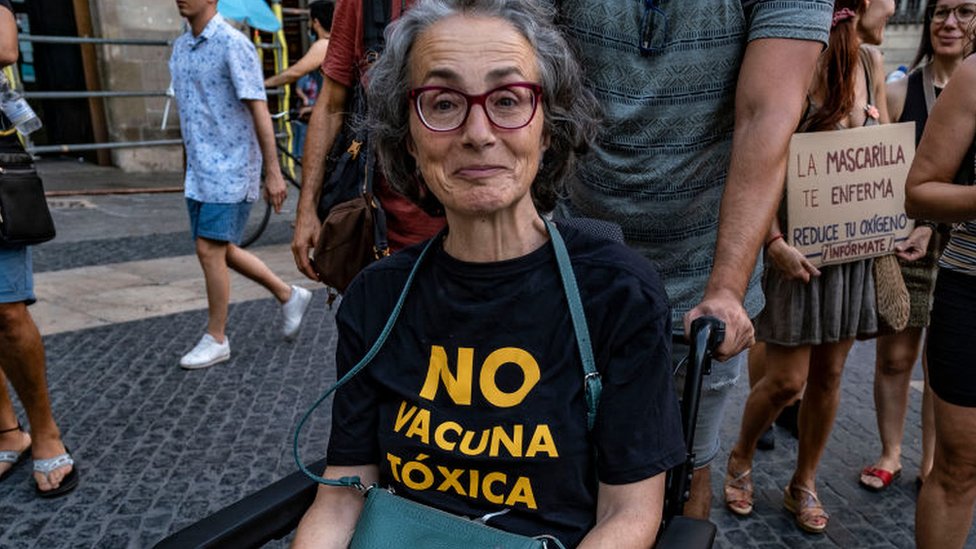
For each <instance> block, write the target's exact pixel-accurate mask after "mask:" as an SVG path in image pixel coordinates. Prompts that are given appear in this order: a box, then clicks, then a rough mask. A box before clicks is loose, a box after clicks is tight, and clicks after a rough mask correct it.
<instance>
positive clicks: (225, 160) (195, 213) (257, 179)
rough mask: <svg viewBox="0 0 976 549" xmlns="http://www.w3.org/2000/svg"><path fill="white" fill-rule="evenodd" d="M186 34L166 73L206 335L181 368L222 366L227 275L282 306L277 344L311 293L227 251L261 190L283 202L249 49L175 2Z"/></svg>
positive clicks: (227, 29)
mask: <svg viewBox="0 0 976 549" xmlns="http://www.w3.org/2000/svg"><path fill="white" fill-rule="evenodd" d="M176 5H177V8H179V11H180V15H182V16H183V17H185V18H186V19H187V22H188V23H189V24H190V30H189V31H188V32H186V33H185V34H183V35H182V36H180V37H179V38H177V40H176V42H175V43H174V44H173V54H172V56H171V57H170V60H169V69H170V73H171V75H172V78H173V90H174V91H175V93H176V100H177V103H178V105H179V112H180V130H181V132H182V134H183V142H184V144H185V147H186V185H185V186H186V191H185V192H186V203H187V209H188V210H189V214H190V229H191V233H192V236H193V238H194V240H195V242H196V252H197V257H198V258H199V260H200V265H201V267H202V268H203V274H204V278H205V279H206V286H207V301H208V304H209V316H208V322H207V331H206V333H204V335H203V337H202V338H201V339H200V341H199V343H197V345H196V347H194V348H193V350H191V351H190V352H189V353H187V354H186V355H184V356H183V358H182V359H180V366H181V367H183V368H185V369H199V368H206V367H208V366H212V365H214V364H217V363H218V362H223V361H225V360H227V359H229V358H230V342H229V340H228V338H227V335H226V334H225V329H226V325H227V308H228V304H229V302H230V273H229V270H228V267H229V268H231V269H234V270H235V271H237V272H238V273H240V274H242V275H244V276H246V277H247V278H250V279H251V280H253V281H255V282H257V283H259V284H261V285H262V286H264V287H265V288H267V289H268V290H269V291H270V292H271V293H272V294H274V296H275V298H277V299H278V301H279V302H281V303H282V312H283V316H284V321H283V327H282V335H283V336H284V337H285V339H291V338H293V337H294V336H295V334H296V333H297V332H298V328H299V326H300V325H301V320H302V317H303V316H304V314H305V311H306V309H307V308H308V304H309V301H310V300H311V292H309V291H308V290H305V289H304V288H300V287H298V286H289V285H288V284H286V283H285V282H284V281H283V280H281V278H279V277H278V276H277V275H275V274H274V273H273V272H272V271H271V269H269V268H268V266H267V265H265V264H264V262H262V261H261V260H260V259H259V258H258V257H256V256H255V255H253V254H251V253H250V252H247V251H245V250H243V249H241V248H240V247H239V246H238V245H237V244H238V243H239V242H240V240H241V236H242V234H243V232H244V225H245V224H246V222H247V217H248V214H249V212H250V209H251V205H252V204H253V203H254V201H255V200H256V199H257V198H258V191H259V190H260V187H261V164H262V161H263V162H264V168H265V169H264V172H265V181H264V183H265V194H266V196H265V198H266V199H267V200H269V201H270V202H271V204H272V205H273V206H274V208H275V211H276V212H278V211H280V210H281V205H282V203H283V202H284V200H285V196H286V194H287V187H286V186H285V182H284V179H282V176H281V172H280V169H279V166H278V156H277V153H276V150H275V141H274V129H273V127H272V125H271V117H270V114H269V112H268V106H267V103H266V102H265V91H264V77H263V74H262V72H261V66H260V63H259V62H258V57H257V52H256V51H255V49H254V45H253V44H251V42H250V41H249V40H248V39H247V37H246V36H244V35H243V34H242V33H240V32H238V31H237V30H235V29H234V28H233V27H231V26H230V25H228V24H227V23H226V22H225V21H224V19H223V18H222V17H221V16H220V15H219V14H217V0H177V2H176Z"/></svg>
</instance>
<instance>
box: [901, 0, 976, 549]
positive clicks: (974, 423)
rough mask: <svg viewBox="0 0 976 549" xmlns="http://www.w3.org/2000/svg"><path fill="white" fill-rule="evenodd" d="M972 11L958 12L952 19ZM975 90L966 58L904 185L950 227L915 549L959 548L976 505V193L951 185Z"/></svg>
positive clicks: (965, 152) (935, 323) (973, 115)
mask: <svg viewBox="0 0 976 549" xmlns="http://www.w3.org/2000/svg"><path fill="white" fill-rule="evenodd" d="M971 7H972V6H970V5H963V6H961V7H960V6H957V7H956V8H955V9H956V14H957V16H958V14H959V13H960V11H962V12H963V13H965V10H966V9H969V8H971ZM969 19H970V22H969V23H968V30H967V33H972V32H973V29H974V27H976V18H972V17H970V18H969ZM970 35H971V34H970ZM974 86H976V57H974V56H969V57H967V58H966V60H965V61H963V62H962V64H961V65H960V66H959V68H958V69H956V71H955V72H954V73H953V74H952V79H951V80H950V81H949V83H948V84H947V85H946V87H945V90H944V91H943V92H942V94H941V95H939V100H938V101H936V103H935V106H934V107H933V108H932V113H931V116H929V119H928V122H927V123H926V125H925V133H924V134H923V135H922V142H921V143H920V144H919V147H918V151H917V152H916V154H915V160H914V162H912V169H911V171H910V172H909V173H908V183H907V185H906V197H905V210H906V211H907V212H908V215H910V216H912V217H918V218H921V219H931V220H933V221H941V222H944V223H951V224H952V231H951V233H950V236H949V243H948V245H947V246H946V249H945V251H944V252H943V254H942V257H941V258H940V259H939V276H938V278H937V280H936V282H935V295H934V297H933V302H932V319H931V324H930V325H929V338H928V343H927V346H926V351H925V353H926V355H927V358H928V368H929V369H928V376H929V377H928V381H929V387H931V389H932V393H933V398H932V400H933V404H934V407H933V409H934V412H935V460H934V463H933V466H932V472H931V473H929V476H928V478H927V479H926V480H925V484H923V485H922V490H921V491H920V492H919V495H918V509H917V511H916V514H915V540H916V542H917V543H918V547H920V548H921V549H927V548H936V547H937V548H943V547H962V546H963V545H964V544H965V543H966V537H967V535H968V534H969V529H970V526H971V525H972V522H973V507H974V504H976V444H973V439H974V437H976V375H974V371H976V370H974V369H973V364H976V347H974V346H973V343H972V339H973V334H974V333H976V317H974V316H973V308H974V307H976V246H974V243H976V186H973V180H972V178H971V176H970V178H969V181H968V182H967V183H968V184H965V185H958V184H954V180H955V176H956V172H957V171H958V170H959V169H960V168H961V167H971V166H973V164H974V160H973V151H974V149H976V94H973V89H974ZM967 164H968V166H966V165H967ZM971 173H972V172H970V174H971Z"/></svg>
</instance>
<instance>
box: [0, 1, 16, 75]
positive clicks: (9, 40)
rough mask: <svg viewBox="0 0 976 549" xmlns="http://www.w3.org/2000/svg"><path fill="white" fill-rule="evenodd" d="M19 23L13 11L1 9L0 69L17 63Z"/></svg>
mask: <svg viewBox="0 0 976 549" xmlns="http://www.w3.org/2000/svg"><path fill="white" fill-rule="evenodd" d="M17 48H18V46H17V21H16V20H15V19H14V14H13V12H12V11H10V10H8V9H6V8H0V67H6V66H7V65H13V64H14V63H16V62H17V57H18V56H19V55H20V51H19V50H18V49H17Z"/></svg>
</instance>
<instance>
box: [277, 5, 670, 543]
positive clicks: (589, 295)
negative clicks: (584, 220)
mask: <svg viewBox="0 0 976 549" xmlns="http://www.w3.org/2000/svg"><path fill="white" fill-rule="evenodd" d="M551 16H552V14H551V13H550V12H549V11H547V10H546V9H545V8H543V7H541V6H540V5H538V4H536V3H533V2H524V1H522V0H480V1H477V2H475V1H471V0H422V1H421V2H418V4H417V5H416V6H415V7H414V8H413V9H411V10H410V11H408V12H407V13H406V14H405V15H404V16H403V17H402V18H401V19H399V20H398V21H397V22H396V23H394V24H393V25H392V26H391V28H390V29H389V30H388V31H387V46H386V50H385V53H384V55H383V56H382V58H381V59H380V60H379V61H378V62H377V64H376V66H374V68H373V69H372V72H371V73H370V90H369V101H370V113H371V116H372V117H373V120H372V121H371V124H372V126H371V128H372V129H373V130H374V136H375V138H374V143H377V147H378V150H379V154H380V162H381V165H382V167H383V169H384V170H385V171H386V173H387V176H388V177H389V180H390V182H391V184H393V185H395V186H396V187H397V188H398V189H399V190H400V191H401V192H403V193H404V194H405V195H407V196H409V197H411V198H413V199H414V200H415V201H417V202H418V203H419V204H421V205H422V206H423V207H424V208H425V209H427V210H428V211H431V212H439V213H442V214H443V215H444V216H445V217H446V220H447V229H445V230H444V231H443V232H442V233H441V234H440V235H438V236H437V237H435V239H434V240H433V242H432V247H431V249H430V251H429V253H428V254H427V255H426V257H424V258H423V259H422V261H421V262H420V264H419V266H418V270H417V272H416V276H415V277H414V279H413V283H412V286H411V287H410V289H409V292H408V294H407V298H406V301H405V303H404V305H403V308H402V311H401V313H400V316H399V320H398V321H397V322H396V325H395V327H394V328H393V330H392V333H390V335H389V338H388V339H387V341H386V343H385V345H384V346H383V347H382V349H381V350H380V351H379V353H378V354H377V355H376V357H375V358H374V359H373V360H372V361H371V362H370V363H369V365H368V366H367V367H366V368H365V369H364V370H362V372H361V373H359V374H358V376H357V377H355V378H354V379H353V380H352V381H351V382H350V383H349V384H348V385H346V386H344V387H343V388H342V389H340V390H339V391H338V392H337V393H336V399H335V402H334V405H333V423H332V434H331V439H330V441H329V450H328V456H327V460H328V466H327V468H326V471H325V474H324V476H325V477H326V478H330V479H334V478H339V477H348V476H358V477H360V478H361V479H362V482H363V483H364V484H367V485H368V484H373V483H376V484H378V485H380V486H383V487H387V486H389V487H393V488H394V489H395V492H396V494H397V495H399V496H402V497H405V498H408V499H410V500H413V501H416V502H420V503H422V504H425V505H428V506H431V507H435V508H437V509H441V510H444V511H447V512H450V513H453V514H455V515H459V516H465V517H475V518H477V517H481V518H483V519H485V520H486V521H487V524H488V525H489V526H494V527H496V528H499V529H502V530H505V531H509V532H514V533H518V534H522V535H527V536H538V535H550V536H553V537H555V538H557V539H559V540H560V541H561V542H562V543H563V544H564V545H565V546H567V547H572V546H577V545H578V546H580V547H592V546H605V547H648V546H650V545H651V544H652V543H653V541H654V539H655V535H656V532H657V528H658V524H659V523H660V520H661V509H662V500H663V493H664V472H665V471H666V470H668V469H669V468H671V467H673V466H675V465H677V464H678V463H679V462H681V461H682V460H683V458H684V446H683V443H682V440H681V427H680V423H679V412H678V407H677V402H676V399H675V395H674V390H673V387H672V383H671V375H670V371H669V367H668V365H669V364H670V362H669V361H670V333H671V330H670V325H669V323H670V320H669V312H668V305H667V298H666V296H665V294H664V290H663V287H662V285H661V283H660V280H659V279H658V278H657V276H656V274H655V273H654V271H653V269H652V267H651V266H650V265H649V264H648V263H647V262H646V261H645V260H644V259H642V258H641V257H639V256H637V255H636V254H634V253H632V252H630V251H629V250H628V249H627V248H626V247H625V246H623V245H618V244H614V243H611V242H609V241H606V240H600V239H597V238H595V237H592V236H590V235H587V234H585V233H582V232H578V231H575V230H572V229H571V228H569V227H561V228H558V230H559V233H560V234H561V235H562V237H563V239H564V240H565V243H566V248H567V249H568V252H569V255H570V257H571V261H572V265H573V269H574V270H575V273H576V279H577V281H578V283H579V293H580V296H581V300H582V304H583V309H584V311H585V316H586V320H587V322H588V324H589V327H590V337H591V339H592V347H593V354H594V357H595V362H596V367H597V370H598V371H599V373H600V376H601V379H602V384H603V392H602V397H601V399H600V403H599V407H598V410H597V416H596V421H595V425H594V426H593V429H592V431H588V429H587V419H586V415H587V414H586V411H587V405H586V402H585V395H584V374H583V367H582V365H581V360H580V354H579V350H578V346H577V344H576V338H575V336H574V329H573V323H572V320H571V316H570V311H569V307H568V304H567V298H566V297H565V294H564V291H563V287H562V283H561V280H560V275H559V271H558V268H557V262H556V258H555V255H554V250H553V243H552V241H551V240H550V237H549V234H548V233H547V229H546V225H545V222H544V221H543V219H542V218H541V217H540V213H541V212H546V211H548V210H551V209H552V207H553V206H554V202H555V200H556V197H557V192H558V189H559V186H560V184H561V182H562V180H563V178H564V177H565V176H566V175H567V173H568V172H569V171H570V169H571V165H572V161H573V158H574V155H575V154H576V152H577V151H581V150H583V149H584V148H585V146H586V145H587V143H588V141H589V139H590V138H591V135H592V134H593V132H594V127H595V120H594V116H593V105H594V101H593V99H592V98H591V97H590V96H589V95H587V93H586V92H585V91H584V89H583V86H582V82H581V77H580V70H579V67H578V66H577V64H576V62H575V61H574V60H573V59H572V58H571V56H567V55H566V51H568V50H567V46H566V43H565V42H564V41H563V39H562V38H561V36H560V35H559V33H558V32H557V31H556V29H555V28H554V26H553V25H552V23H551ZM557 227H558V225H557ZM419 255H420V248H419V247H414V248H408V249H406V250H404V251H402V252H399V253H397V254H394V255H393V256H391V257H389V258H387V259H384V260H383V261H380V262H378V263H376V264H374V265H372V266H371V267H369V268H368V269H366V270H365V271H363V273H361V275H360V276H359V277H358V278H357V279H356V280H355V281H354V282H353V284H352V285H351V286H350V288H349V289H348V291H347V293H346V295H345V298H344V299H343V302H342V306H341V307H340V310H339V313H338V319H337V323H338V330H339V340H338V344H337V350H336V364H337V369H338V372H339V374H340V375H342V374H344V373H345V372H346V371H348V370H349V369H350V368H351V367H352V365H354V364H355V363H357V362H358V361H359V360H360V359H361V358H362V357H363V356H364V355H365V353H366V350H367V349H368V348H369V347H370V345H371V344H372V343H373V342H374V341H375V340H376V339H377V336H378V334H379V333H380V331H381V328H382V327H383V325H384V323H385V322H386V320H387V318H388V316H389V315H390V311H391V310H392V309H393V307H394V303H395V301H396V300H397V298H398V296H399V294H400V292H401V290H402V289H403V287H404V284H405V281H406V279H407V277H408V273H409V272H410V271H411V269H412V268H413V267H414V263H415V262H416V261H417V258H418V256H419ZM428 473H429V474H428ZM362 502H363V498H362V496H361V495H360V494H359V493H358V492H357V491H355V490H351V489H348V488H336V487H329V486H320V487H319V492H318V495H317V496H316V499H315V503H314V504H313V505H312V507H311V508H310V509H309V511H308V512H307V514H306V515H305V517H304V518H303V520H302V522H301V524H300V527H299V530H298V533H297V536H296V539H295V545H296V546H299V547H305V546H322V547H346V546H347V545H348V543H349V540H350V538H351V536H352V534H353V530H354V527H355V525H356V522H357V520H358V518H359V515H360V512H361V508H362Z"/></svg>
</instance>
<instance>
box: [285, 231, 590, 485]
mask: <svg viewBox="0 0 976 549" xmlns="http://www.w3.org/2000/svg"><path fill="white" fill-rule="evenodd" d="M542 221H543V223H545V226H546V230H547V231H548V232H549V238H550V240H552V245H553V248H555V251H556V263H557V264H558V265H559V276H560V278H561V279H562V283H563V291H564V292H565V294H566V299H567V301H568V302H569V314H570V317H571V318H572V321H573V330H574V331H575V333H576V343H577V346H578V347H579V352H580V359H581V361H582V363H583V373H584V377H583V381H584V385H585V393H586V428H587V431H590V430H592V429H593V425H594V424H595V422H596V413H597V408H598V407H599V404H600V393H601V392H602V389H603V384H602V382H601V380H600V374H599V372H597V370H596V362H595V361H594V360H593V349H592V346H591V344H590V332H589V328H588V327H587V323H586V314H585V313H584V312H583V303H582V301H581V300H580V296H579V287H578V286H577V284H576V274H575V272H574V271H573V266H572V263H571V262H570V259H569V252H567V251H566V244H565V242H564V241H563V238H562V236H561V235H560V234H559V231H558V230H556V227H555V225H553V224H552V222H551V221H549V220H548V219H545V218H543V219H542ZM443 234H444V231H441V232H440V234H438V236H436V237H434V238H432V239H430V240H429V241H427V244H426V245H425V246H424V248H423V250H421V252H420V255H419V256H417V260H416V261H414V264H413V268H411V269H410V274H409V275H407V280H406V282H405V283H404V284H403V290H401V291H400V297H399V298H398V299H397V302H396V304H395V305H394V306H393V311H392V312H391V313H390V317H389V318H388V319H387V320H386V324H385V325H384V326H383V329H382V330H381V331H380V334H379V336H377V338H376V341H375V342H374V343H373V345H372V346H371V347H370V348H369V351H367V352H366V356H364V357H363V359H362V360H360V361H359V362H358V363H357V364H356V365H355V366H353V367H352V369H351V370H349V372H347V373H346V375H344V376H342V378H341V379H339V380H338V381H336V382H335V384H334V385H333V386H332V387H330V388H329V389H328V390H327V391H326V392H325V393H323V394H322V396H320V397H319V398H318V400H316V401H315V403H313V404H312V407H311V408H309V409H308V411H307V412H305V415H303V416H302V419H301V420H299V422H298V426H297V427H295V436H294V439H293V442H292V453H293V454H294V457H295V463H297V464H298V468H299V469H300V470H301V471H302V472H303V473H305V475H306V476H307V477H309V478H310V479H312V480H314V481H315V482H317V483H319V484H325V485H328V486H344V487H349V488H356V489H358V490H360V491H365V490H366V486H364V485H363V483H362V482H361V480H360V478H359V477H355V476H353V477H342V478H339V479H327V478H324V477H321V476H319V475H316V474H315V473H313V472H311V471H309V470H308V468H307V467H306V466H305V464H304V463H303V462H302V458H301V456H300V455H299V452H298V441H299V437H300V435H301V432H302V428H303V427H304V426H305V423H306V422H307V421H308V419H309V418H310V417H311V416H312V413H313V412H315V409H316V408H318V407H319V405H321V404H322V403H323V402H324V401H325V399H326V398H328V396H329V395H331V394H332V393H334V392H335V391H336V390H337V389H338V388H339V387H342V386H343V385H345V384H346V383H348V382H349V380H351V379H352V378H353V376H355V375H356V374H358V373H359V372H360V371H362V369H363V368H365V367H366V366H367V365H368V364H369V363H370V362H371V361H372V360H373V358H374V357H376V355H377V354H378V353H379V352H380V348H381V347H382V346H383V344H384V343H386V339H387V337H389V335H390V332H392V331H393V326H394V324H396V321H397V318H398V317H399V316H400V310H401V309H403V304H404V302H406V300H407V292H408V291H409V290H410V286H412V285H413V279H414V278H415V276H416V274H417V270H418V269H419V268H420V264H421V263H422V262H423V260H424V257H426V256H427V253H428V252H429V251H430V248H431V246H433V245H434V242H436V241H438V240H440V237H441V236H442V235H443Z"/></svg>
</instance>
